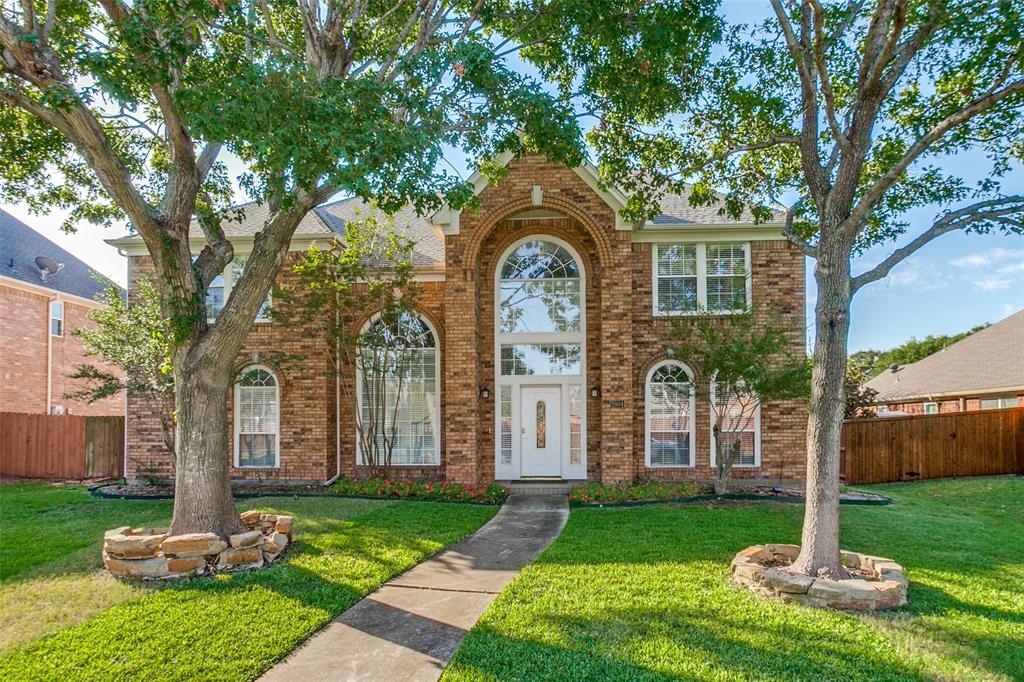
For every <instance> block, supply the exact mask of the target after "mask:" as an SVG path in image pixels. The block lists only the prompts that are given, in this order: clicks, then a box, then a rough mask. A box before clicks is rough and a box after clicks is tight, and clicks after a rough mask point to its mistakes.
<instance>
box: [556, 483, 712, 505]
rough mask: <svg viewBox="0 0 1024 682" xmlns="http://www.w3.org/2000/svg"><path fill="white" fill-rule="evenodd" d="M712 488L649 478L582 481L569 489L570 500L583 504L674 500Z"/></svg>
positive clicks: (703, 493)
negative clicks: (605, 481) (643, 479)
mask: <svg viewBox="0 0 1024 682" xmlns="http://www.w3.org/2000/svg"><path fill="white" fill-rule="evenodd" d="M710 492H711V488H710V487H708V486H706V485H703V484H700V483H694V482H693V481H684V482H681V483H669V482H666V481H658V480H654V479H652V480H649V481H634V482H633V483H594V482H589V483H580V484H578V485H574V486H573V487H572V490H570V491H569V501H570V502H577V503H581V504H591V503H598V502H629V501H634V500H674V499H681V498H685V497H696V496H697V495H707V494H708V493H710Z"/></svg>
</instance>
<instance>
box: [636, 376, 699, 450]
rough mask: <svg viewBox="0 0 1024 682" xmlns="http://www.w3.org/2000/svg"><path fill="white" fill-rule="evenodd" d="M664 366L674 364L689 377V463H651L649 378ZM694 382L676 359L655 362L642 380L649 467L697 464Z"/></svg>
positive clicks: (650, 396)
mask: <svg viewBox="0 0 1024 682" xmlns="http://www.w3.org/2000/svg"><path fill="white" fill-rule="evenodd" d="M666 366H674V367H679V368H681V369H682V370H683V371H684V372H686V376H688V377H689V378H690V386H691V390H690V404H689V406H688V408H689V419H690V463H689V464H651V403H652V402H653V396H652V395H651V379H652V378H654V373H655V372H656V371H658V370H659V369H661V368H662V367H666ZM696 388H697V387H696V384H695V383H694V381H693V372H692V371H691V370H690V368H689V367H688V366H687V365H686V364H685V363H682V362H679V361H678V360H663V361H662V362H658V363H655V365H654V366H653V367H651V368H650V370H648V372H647V378H646V379H645V380H644V464H645V465H646V466H647V468H649V469H692V468H694V467H695V466H697V390H696Z"/></svg>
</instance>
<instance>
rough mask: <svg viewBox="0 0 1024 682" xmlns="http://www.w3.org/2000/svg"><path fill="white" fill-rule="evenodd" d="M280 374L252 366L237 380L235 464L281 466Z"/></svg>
mask: <svg viewBox="0 0 1024 682" xmlns="http://www.w3.org/2000/svg"><path fill="white" fill-rule="evenodd" d="M279 403H280V393H279V391H278V385H277V378H276V377H275V376H274V374H273V373H272V372H271V371H270V370H268V369H266V368H265V367H249V368H247V369H245V370H243V371H242V373H241V375H240V377H239V379H238V381H237V382H236V383H235V466H239V467H277V466H278V459H279V458H278V454H279V453H278V450H279V446H280V441H279V438H278V435H279V434H278V432H279V428H278V425H279V419H280V414H279V412H280V410H279Z"/></svg>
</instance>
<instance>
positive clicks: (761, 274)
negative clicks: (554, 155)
mask: <svg viewBox="0 0 1024 682" xmlns="http://www.w3.org/2000/svg"><path fill="white" fill-rule="evenodd" d="M535 186H540V187H541V189H542V202H541V203H540V205H537V204H535V203H534V200H533V197H532V195H531V190H532V189H533V188H534V187H535ZM537 210H541V211H543V215H542V216H538V215H536V214H535V213H525V215H521V214H524V212H527V211H537ZM531 235H550V236H553V237H556V238H558V239H560V240H562V241H564V242H565V243H566V244H568V245H569V246H571V247H572V249H573V250H574V251H575V252H576V253H577V254H578V255H579V258H580V261H581V265H582V268H583V270H584V272H585V281H584V292H585V300H586V303H585V349H586V360H585V385H586V387H587V391H586V394H585V395H586V398H585V400H586V436H587V437H586V462H587V469H586V471H587V474H586V475H587V477H588V478H589V479H591V480H600V481H627V480H631V479H634V478H646V477H657V478H669V479H676V478H680V479H682V478H685V479H708V478H711V477H712V476H713V472H712V470H711V468H710V466H709V465H710V447H711V446H710V434H709V431H710V428H709V413H708V406H707V405H706V404H704V403H702V402H700V401H698V406H697V414H696V422H695V423H696V426H697V434H696V438H697V449H696V466H694V467H689V468H672V469H668V468H657V469H650V468H647V467H645V458H644V438H645V435H644V395H645V387H644V380H645V378H646V375H647V371H648V370H649V368H650V367H651V366H652V365H653V363H656V362H658V361H659V360H662V359H664V358H665V357H666V344H667V343H668V341H669V337H670V332H671V323H670V321H668V320H666V319H665V318H658V317H655V316H654V315H653V313H652V303H651V301H652V291H651V289H652V277H651V262H652V259H651V248H652V245H651V244H649V243H639V242H637V241H636V240H635V239H634V233H633V232H632V231H630V230H623V229H616V224H615V213H614V211H613V210H612V209H611V208H610V207H609V206H608V204H607V203H606V202H605V201H604V199H602V198H601V196H599V194H598V193H596V192H595V191H594V190H593V189H591V187H590V186H589V185H587V183H586V182H584V180H583V179H581V177H580V176H579V175H578V174H577V173H575V172H574V171H573V170H571V169H568V168H566V167H564V166H560V165H556V164H553V163H549V162H548V161H547V160H545V159H543V158H542V157H538V156H528V157H525V158H522V159H518V160H513V161H512V162H510V163H509V164H508V166H507V173H506V175H505V177H504V179H503V180H502V181H501V182H500V183H499V184H497V185H496V186H489V187H486V188H485V189H484V190H483V191H482V192H481V193H480V195H479V207H478V209H476V210H474V211H465V212H463V213H462V214H461V216H460V220H459V228H458V231H457V233H453V234H449V235H447V236H446V237H445V243H444V248H445V279H444V281H443V282H435V281H428V282H425V283H424V292H423V295H422V297H421V300H420V302H421V312H422V313H423V315H424V316H425V317H426V318H427V319H428V320H429V321H430V322H431V324H432V325H433V326H434V328H435V330H436V331H437V335H438V342H439V349H440V356H441V362H440V364H441V378H442V381H441V382H440V391H441V396H440V403H441V417H440V433H439V434H438V435H439V437H440V439H441V460H440V464H439V466H435V467H413V468H410V467H402V468H401V473H403V474H406V475H413V476H429V477H443V478H447V479H449V480H455V481H463V482H484V481H490V480H493V479H494V478H495V423H496V419H495V409H496V407H497V401H498V398H499V392H498V390H497V386H496V385H495V366H494V358H495V324H494V319H495V310H494V308H495V272H496V270H497V268H498V267H499V260H500V259H501V257H502V255H503V253H504V252H505V251H506V250H507V249H508V248H509V247H510V246H511V245H512V244H514V243H515V242H516V241H517V240H519V239H522V238H524V237H527V236H531ZM750 245H751V251H750V253H751V263H750V267H751V269H752V293H753V300H754V303H755V304H756V305H757V307H758V310H759V311H760V312H759V314H763V315H765V316H769V315H770V316H772V317H773V318H777V319H779V320H782V321H783V323H784V324H785V326H786V329H787V330H788V331H789V335H790V340H791V343H792V350H793V351H794V353H796V354H800V353H802V352H803V350H804V259H803V255H802V254H801V253H800V252H799V251H798V250H797V249H796V248H794V247H792V246H791V245H790V244H789V243H788V242H786V241H785V240H783V239H781V238H779V239H771V240H762V241H756V240H755V241H751V242H750ZM291 257H292V258H294V257H295V256H294V255H293V256H291ZM146 261H147V259H145V258H138V257H136V258H133V263H132V269H131V272H132V280H133V282H134V281H136V280H137V277H139V276H141V275H142V274H143V273H144V272H146ZM288 276H289V275H288V274H287V268H286V269H285V272H284V273H283V274H282V275H281V277H282V278H285V279H286V278H287V277H288ZM278 353H283V354H292V355H295V354H298V355H303V356H305V357H306V358H307V359H306V360H305V361H304V362H303V363H299V364H298V365H286V366H282V367H274V369H275V371H276V373H277V374H278V377H279V382H280V385H281V403H280V425H281V439H280V443H281V452H280V464H281V465H280V468H278V469H237V468H233V469H232V475H233V476H235V477H237V478H246V479H254V478H265V479H276V480H291V481H296V480H324V479H327V478H330V477H332V476H333V475H334V474H335V452H336V446H337V452H339V453H340V461H341V467H340V468H341V473H342V475H344V476H353V475H359V474H360V473H361V471H360V468H359V467H357V466H356V451H355V443H356V434H355V419H354V413H353V410H354V405H355V401H354V397H353V391H352V390H351V388H352V375H351V374H348V375H346V376H344V377H343V378H342V390H341V391H340V393H341V403H340V409H339V410H338V411H337V412H338V414H339V415H340V420H339V421H338V423H337V425H336V423H335V412H336V403H335V390H336V389H335V380H334V378H333V377H330V376H328V372H326V367H327V361H326V358H325V357H324V356H323V354H322V353H320V354H318V352H317V350H316V343H315V342H314V341H312V339H311V334H309V333H308V332H306V331H304V330H301V329H294V328H282V327H281V325H277V324H272V323H270V324H254V325H253V329H252V331H251V332H250V334H249V337H248V338H247V340H246V343H245V345H244V350H243V352H242V353H241V354H240V355H239V358H238V365H239V368H242V367H244V366H246V365H247V364H250V363H251V362H252V360H253V357H254V354H259V356H260V357H261V358H270V357H273V356H274V355H275V354H278ZM261 363H262V364H270V361H269V360H261ZM484 388H486V389H488V392H489V396H488V397H487V398H482V397H481V393H482V391H481V389H484ZM592 388H596V389H597V391H598V395H597V396H592V395H591V394H590V393H591V390H590V389H592ZM230 400H231V398H230V397H229V403H230ZM229 408H230V404H229ZM229 414H230V412H229ZM129 415H130V416H129V445H128V447H129V477H141V476H155V477H160V478H165V477H168V476H170V475H171V471H170V464H169V462H167V461H166V457H164V458H163V463H161V456H160V455H159V452H160V451H161V450H162V447H161V446H159V442H160V437H159V426H158V423H157V421H156V419H155V418H154V417H153V416H152V415H151V414H149V413H148V412H147V409H146V406H145V405H144V404H143V403H142V402H141V401H140V400H138V399H136V398H133V399H132V402H131V405H130V409H129ZM806 417H807V414H806V408H805V407H804V405H803V404H802V403H799V402H781V403H770V404H766V405H764V406H762V411H761V434H762V435H761V443H762V448H761V466H760V467H758V468H756V469H736V470H734V472H735V475H736V476H737V477H751V478H759V479H769V480H780V479H781V480H787V481H789V480H794V479H802V478H803V477H804V451H805V435H804V434H805V422H806ZM336 428H337V429H338V432H339V433H340V440H339V439H338V438H336V436H335V432H336ZM226 456H231V457H233V453H228V454H227V455H226ZM133 474H134V475H133Z"/></svg>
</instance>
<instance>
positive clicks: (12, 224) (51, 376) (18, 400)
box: [0, 210, 125, 416]
mask: <svg viewBox="0 0 1024 682" xmlns="http://www.w3.org/2000/svg"><path fill="white" fill-rule="evenodd" d="M39 258H45V259H49V261H50V262H52V264H51V265H49V267H50V268H51V269H52V270H54V272H53V273H52V274H51V273H49V272H46V271H44V269H43V268H41V267H40V265H39V263H46V261H42V260H40V261H37V259H39ZM109 284H111V282H110V281H109V280H107V279H105V278H103V277H97V276H95V273H94V272H93V271H92V269H91V268H90V267H89V266H88V265H87V264H85V263H84V262H82V261H81V260H79V259H78V258H76V257H75V256H74V255H72V254H71V253H69V252H67V251H65V250H64V249H62V248H61V247H59V246H57V245H56V244H54V243H53V242H51V241H50V240H49V239H47V238H46V237H44V236H42V235H41V234H39V233H38V232H36V231H35V230H33V229H32V228H31V227H29V226H28V225H26V224H25V223H23V222H21V221H20V220H18V219H17V218H15V217H14V216H12V215H11V214H10V213H7V212H6V211H4V210H0V319H2V320H3V324H0V378H2V379H3V388H2V389H0V412H28V413H34V414H51V413H52V414H78V415H87V416H104V415H120V414H124V410H125V404H124V398H123V397H120V396H113V397H110V398H104V399H103V400H99V401H97V402H94V403H86V402H81V401H75V400H69V399H67V398H65V397H64V396H65V394H66V393H70V392H73V391H77V390H79V389H80V388H81V386H80V385H78V383H77V382H75V381H74V380H73V379H71V378H70V375H71V374H72V373H73V372H74V371H75V369H76V368H77V367H78V366H79V365H83V364H93V365H99V366H102V364H103V363H102V362H99V361H98V360H97V358H94V357H87V356H86V355H85V349H84V347H83V346H82V343H81V341H79V340H78V339H77V338H76V337H75V336H73V335H72V334H71V332H72V331H73V330H75V329H78V328H80V327H84V326H87V325H90V324H92V323H91V322H90V321H89V319H88V314H89V311H91V310H95V309H96V308H98V307H100V303H98V302H97V301H96V300H95V297H96V295H97V294H99V293H100V292H101V291H103V289H104V288H105V287H106V286H108V285H109Z"/></svg>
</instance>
